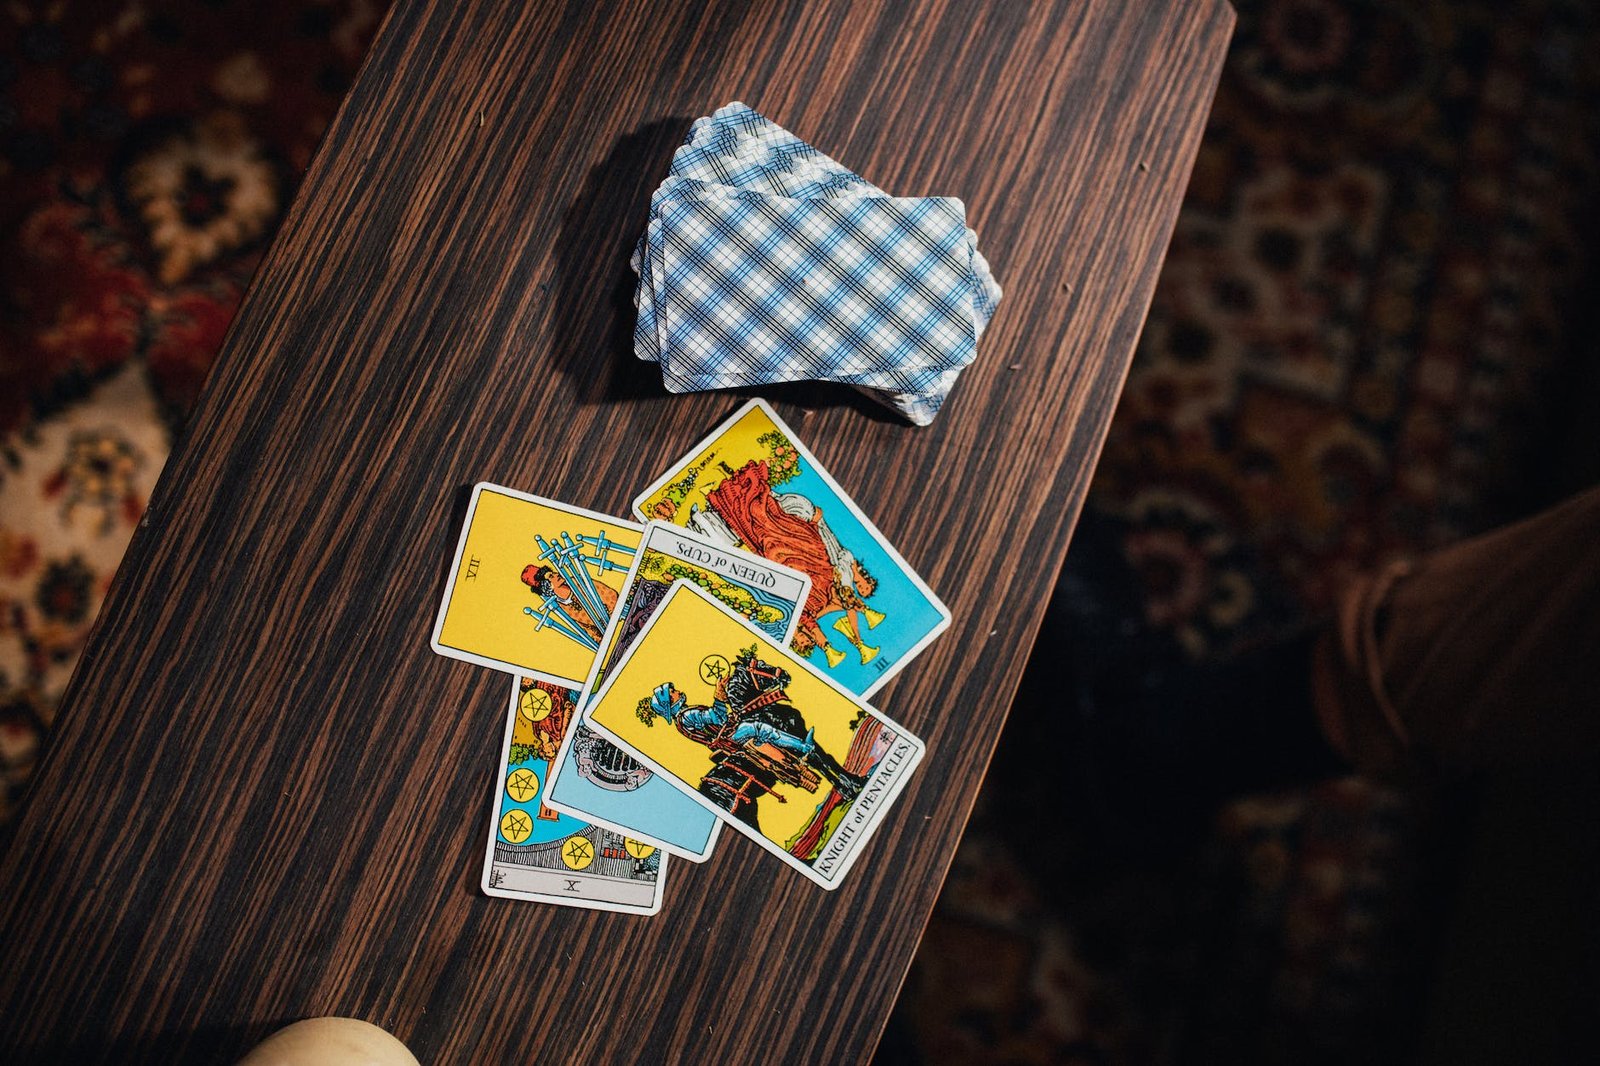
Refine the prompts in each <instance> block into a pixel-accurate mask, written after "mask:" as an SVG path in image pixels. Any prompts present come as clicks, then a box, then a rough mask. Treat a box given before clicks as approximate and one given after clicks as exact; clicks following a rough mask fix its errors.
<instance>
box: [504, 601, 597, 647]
mask: <svg viewBox="0 0 1600 1066" xmlns="http://www.w3.org/2000/svg"><path fill="white" fill-rule="evenodd" d="M522 613H523V614H525V615H527V616H528V617H529V618H532V619H533V627H534V628H535V629H543V628H544V627H545V626H549V627H550V628H551V629H554V630H555V631H556V632H557V633H560V634H562V635H564V636H566V637H569V638H571V639H572V640H575V641H577V642H578V643H579V644H582V645H583V646H584V647H586V648H588V649H589V650H590V651H599V650H600V642H599V641H598V640H595V639H594V638H593V637H591V636H590V635H589V634H588V633H585V632H584V631H583V628H582V627H581V626H579V625H578V623H577V622H574V621H573V620H572V616H571V615H570V614H568V613H567V612H566V610H565V609H564V608H563V607H562V606H561V602H560V601H559V600H557V599H555V598H554V597H551V596H546V597H545V600H544V607H543V608H541V609H539V610H537V611H536V610H534V609H533V608H532V607H524V608H523V609H522Z"/></svg>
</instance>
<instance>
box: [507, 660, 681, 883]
mask: <svg viewBox="0 0 1600 1066" xmlns="http://www.w3.org/2000/svg"><path fill="white" fill-rule="evenodd" d="M577 697H578V694H577V693H576V692H574V691H572V690H571V689H564V688H562V687H561V686H559V685H552V684H550V683H549V682H548V681H536V680H534V679H533V678H529V677H523V678H513V679H512V682H511V707H510V710H509V711H508V713H507V715H506V737H505V743H504V746H503V748H502V749H501V757H500V767H501V769H500V772H499V774H498V775H496V782H495V800H494V806H493V810H494V826H493V828H491V829H490V831H489V845H488V848H487V850H486V851H485V853H484V856H483V890H484V892H486V893H488V894H489V895H491V896H505V897H507V898H509V899H531V900H535V901H537V902H539V903H557V904H560V905H562V906H565V907H587V908H589V909H591V910H605V911H623V912H625V913H629V914H654V913H656V912H657V911H659V910H660V909H661V890H662V887H663V886H664V885H665V884H666V877H667V856H666V854H665V853H664V852H662V851H661V850H660V849H659V848H657V847H655V846H654V845H651V844H646V843H644V842H642V841H639V840H633V839H630V838H628V837H627V836H626V835H624V834H621V833H617V832H616V831H614V830H612V829H609V828H607V827H605V826H600V825H595V824H593V823H592V822H587V821H585V820H583V819H581V818H574V817H572V816H571V815H566V814H561V813H559V812H557V811H554V810H551V809H550V808H549V807H547V806H545V805H544V803H543V802H541V801H542V799H543V795H544V782H545V781H546V780H547V778H548V775H549V772H550V762H551V760H552V759H553V758H554V756H555V753H556V748H557V747H558V746H559V745H560V743H561V738H562V735H563V734H564V733H565V732H566V730H567V729H568V728H569V727H570V726H571V724H572V718H573V712H574V710H575V709H576V701H577Z"/></svg>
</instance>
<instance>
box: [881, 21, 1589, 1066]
mask: <svg viewBox="0 0 1600 1066" xmlns="http://www.w3.org/2000/svg"><path fill="white" fill-rule="evenodd" d="M1236 7H1237V8H1238V11H1239V16H1240V17H1239V24H1238V30H1237V32H1236V35H1235V38H1234V42H1233V46H1232V51H1231V53H1230V57H1229V61H1228V64H1227V67H1226V70H1225V72H1224V76H1223V81H1222V84H1221V87H1220V91H1219V94H1218V97H1217V100H1216V104H1215V107H1214V109H1213V112H1212V117H1211V121H1210V125H1209V127H1208V129H1207V133H1206V136H1205V139H1204V142H1203V144H1202V146H1201V149H1200V155H1199V160H1198V163H1197V165H1196V168H1195V172H1194V177H1193V180H1192V182H1191V185H1190V189H1189V193H1188V196H1187V199H1186V202H1185V205H1184V209H1183V212H1182V214H1181V216H1180V219H1179V222H1178V226H1177V231H1176V233H1175V235H1174V237H1173V241H1172V245H1171V248H1170V250H1169V252H1168V255H1167V260H1166V265H1165V267H1164V269H1163V271H1162V276H1161V282H1160V285H1159V288H1158V290H1157V293H1156V296H1155V301H1154V305H1153V307H1152V310H1151V314H1150V318H1149V321H1148V323H1147V325H1146V327H1145V331H1144V335H1143V338H1142V340H1141V342H1140V346H1139V351H1138V354H1137V357H1136V359H1135V362H1134V366H1133V369H1132V372H1131V374H1130V376H1129V379H1128V382H1127V386H1126V388H1125V390H1124V392H1123V397H1122V401H1121V404H1120V406H1119V408H1118V412H1117V416H1116V420H1115V422H1114V424H1113V426H1112V430H1111V434H1110V438H1109V440H1108V441H1107V444H1106V449H1105V452H1104V455H1103V456H1102V458H1101V461H1100V465H1099V467H1098V468H1097V470H1096V474H1095V481H1094V485H1093V487H1092V489H1091V496H1090V500H1089V503H1088V506H1087V509H1086V512H1085V515H1084V518H1083V521H1082V523H1081V525H1080V527H1079V531H1078V535H1077V537H1076V538H1075V540H1074V544H1073V548H1072V551H1071V553H1070V554H1069V557H1068V560H1067V567H1066V572H1065V573H1064V574H1063V580H1062V583H1061V585H1060V586H1059V587H1058V595H1057V603H1056V609H1057V610H1058V611H1060V612H1064V613H1065V614H1067V615H1069V616H1070V617H1071V619H1072V620H1074V621H1075V622H1076V623H1077V624H1078V626H1079V629H1080V630H1083V629H1084V628H1085V627H1089V628H1090V629H1093V630H1094V631H1095V632H1097V633H1116V632H1118V631H1121V632H1123V633H1125V634H1128V636H1127V638H1126V640H1125V641H1124V643H1126V644H1140V643H1143V644H1144V645H1145V646H1146V648H1147V649H1155V650H1156V651H1157V652H1160V651H1161V650H1162V649H1167V651H1166V654H1168V655H1169V656H1171V657H1174V658H1189V659H1196V660H1203V659H1218V658H1224V657H1226V656H1229V655H1231V654H1233V653H1235V652H1236V651H1238V650H1240V649H1242V648H1247V647H1250V646H1253V645H1257V644H1260V643H1262V642H1264V641H1270V640H1271V639H1273V638H1274V637H1277V636H1280V635H1282V634H1284V633H1289V632H1293V631H1295V630H1296V629H1297V628H1298V627H1300V626H1303V625H1304V624H1306V623H1307V622H1308V620H1310V619H1314V618H1316V617H1317V616H1318V615H1319V614H1320V613H1321V612H1323V611H1325V610H1326V609H1327V607H1328V606H1329V603H1330V598H1331V596H1332V594H1333V592H1334V590H1335V589H1337V588H1338V586H1339V583H1340V582H1341V580H1342V579H1343V578H1344V577H1345V576H1346V575H1348V574H1350V573H1352V572H1354V571H1359V570H1361V569H1363V568H1370V567H1373V566H1375V565H1378V564H1381V563H1382V562H1385V561H1387V560H1389V559H1391V558H1394V557H1396V556H1402V555H1407V554H1414V553H1416V552H1418V551H1421V550H1425V549H1427V548H1429V547H1432V546H1435V545H1438V544H1442V543H1445V542H1448V541H1451V540H1454V539H1457V538H1459V537H1461V536H1463V535H1465V534H1468V533H1471V532H1475V531H1477V530H1480V529H1483V528H1487V527H1489V526H1492V525H1495V524H1498V523H1500V522H1503V521H1505V520H1507V519H1509V518H1511V517H1515V516H1517V515H1518V514H1520V513H1525V512H1526V511H1527V510H1530V509H1531V508H1532V507H1533V506H1534V505H1535V504H1542V503H1544V502H1548V501H1545V500H1540V499H1536V498H1534V495H1533V493H1531V492H1530V491H1529V490H1528V487H1527V486H1528V484H1529V482H1530V481H1531V480H1535V479H1530V478H1529V477H1528V476H1527V475H1528V473H1529V471H1530V470H1531V468H1532V467H1533V465H1534V464H1533V461H1532V460H1533V458H1534V457H1535V456H1536V455H1537V454H1538V450H1539V449H1540V448H1541V447H1545V448H1548V446H1549V442H1550V441H1551V440H1552V436H1551V433H1550V430H1549V427H1547V426H1546V425H1544V424H1543V419H1544V418H1545V415H1546V412H1547V411H1549V410H1550V409H1551V408H1552V406H1553V404H1552V395H1551V393H1552V390H1554V389H1556V388H1559V385H1560V382H1561V381H1562V380H1563V375H1564V373H1565V372H1566V368H1567V367H1568V365H1569V364H1570V362H1571V360H1572V359H1573V358H1574V357H1575V356H1578V355H1582V354H1587V353H1576V352H1575V351H1574V348H1575V346H1576V345H1577V344H1580V343H1582V340H1583V336H1582V334H1581V329H1583V328H1587V327H1588V323H1587V322H1585V321H1584V319H1585V317H1586V316H1587V315H1588V314H1589V312H1588V311H1587V310H1585V309H1584V301H1583V300H1582V299H1581V296H1582V294H1583V292H1584V286H1585V285H1586V284H1587V283H1589V281H1590V278H1591V273H1590V272H1591V271H1592V270H1593V269H1594V267H1595V265H1596V264H1595V262H1594V260H1593V258H1592V256H1591V253H1590V244H1589V241H1588V237H1589V236H1590V235H1591V234H1592V233H1594V232H1595V223H1596V221H1597V218H1596V214H1595V210H1594V204H1595V202H1596V197H1595V194H1596V187H1597V178H1600V156H1597V153H1596V145H1597V144H1600V138H1597V137H1596V133H1597V121H1600V120H1597V112H1596V109H1595V108H1594V107H1593V106H1592V105H1593V101H1594V100H1596V99H1597V98H1600V97H1597V96H1596V79H1597V73H1596V68H1595V66H1594V64H1593V63H1592V62H1591V60H1590V57H1592V56H1593V55H1594V54H1596V53H1595V49H1596V47H1597V45H1600V20H1597V18H1596V16H1595V14H1594V13H1593V11H1592V10H1591V5H1588V4H1586V3H1582V2H1577V0H1536V2H1523V3H1517V4H1512V5H1502V4H1488V3H1482V2H1469V3H1445V2H1418V3H1412V4H1398V5H1397V4H1380V3H1336V2H1333V0H1269V2H1240V3H1236ZM1104 545H1110V548H1109V549H1108V550H1103V551H1099V552H1098V553H1097V551H1096V549H1097V547H1100V546H1104ZM1119 571H1126V572H1127V573H1128V574H1131V575H1132V576H1131V577H1130V578H1128V580H1127V581H1125V582H1122V584H1119V578H1118V577H1117V576H1116V575H1117V573H1118V572H1119ZM1123 585H1126V586H1127V587H1123ZM1123 600H1126V601H1127V602H1128V603H1130V604H1131V605H1132V607H1131V609H1130V610H1127V611H1121V612H1119V610H1118V607H1117V604H1118V603H1120V602H1121V601H1123ZM1097 639H1100V640H1102V641H1103V640H1105V639H1106V638H1105V637H1098V638H1097ZM1063 650H1064V649H1062V648H1059V647H1057V648H1048V649H1046V648H1041V649H1040V651H1041V652H1043V653H1044V654H1046V655H1048V657H1049V661H1050V664H1051V666H1050V667H1048V668H1051V669H1053V668H1054V666H1053V664H1054V663H1056V662H1058V661H1060V660H1061V659H1062V658H1063ZM1146 657H1147V658H1148V657H1149V656H1148V655H1147V656H1146ZM1070 698H1071V695H1070V691H1064V692H1063V694H1062V696H1061V699H1062V700H1067V699H1070ZM1062 713H1065V708H1064V706H1063V705H1062V704H1061V703H1060V702H1057V703H1055V704H1053V705H1052V704H1049V703H1045V704H1042V705H1041V704H1035V705H1029V704H1027V703H1026V702H1023V703H1019V705H1018V706H1017V707H1016V708H1015V709H1014V710H1013V712H1012V714H1013V722H1012V725H1011V726H1009V727H1008V734H1016V735H1017V736H1008V737H1007V738H1006V740H1003V741H1002V749H1001V753H1000V755H999V757H998V758H997V759H996V761H995V763H994V764H993V766H992V767H991V769H990V774H989V784H988V785H987V786H986V788H985V792H984V802H983V803H982V804H981V805H980V811H979V813H978V815H977V817H976V818H975V820H974V823H973V826H972V828H971V829H970V830H969V832H968V834H967V837H966V839H965V841H964V843H963V845H962V848H961V850H960V852H959V853H958V854H957V856H956V860H955V867H954V871H953V873H952V876H951V878H950V880H949V882H948V883H947V885H946V889H945V892H944V894H943V897H942V898H941V900H940V903H939V906H938V908H937V909H936V911H935V914H934V917H933V920H932V922H931V924H930V926H929V929H928V932H927V935H926V937H925V938H924V940H923V944H922V949H921V952H920V954H919V956H918V960H917V964H916V966H915V967H914V969H913V972H912V974H911V977H910V979H909V981H908V984H907V990H906V992H905V993H904V994H903V995H902V998H901V1001H900V1007H899V1010H898V1014H897V1017H896V1020H895V1023H894V1025H893V1026H892V1027H891V1032H890V1039H889V1040H888V1041H887V1042H886V1044H885V1047H884V1049H883V1052H882V1054H881V1055H880V1060H881V1061H884V1062H927V1063H934V1062H939V1063H944V1062H949V1063H958V1062H959V1063H995V1064H999V1063H1007V1064H1012V1063H1073V1062H1084V1063H1091V1062H1093V1063H1176V1062H1196V1063H1209V1062H1234V1063H1284V1064H1288V1063H1346V1062H1362V1063H1373V1062H1389V1061H1395V1062H1400V1061H1411V1058H1412V1056H1413V1055H1414V1054H1415V1051H1416V1040H1417V1030H1418V1029H1419V1028H1420V1026H1419V1016H1420V1015H1421V1014H1422V1013H1423V1011H1424V999H1425V995H1426V986H1425V985H1426V976H1427V968H1428V962H1429V958H1428V956H1429V953H1430V951H1431V950H1432V948H1433V946H1434V944H1433V940H1434V938H1435V937H1436V936H1437V935H1438V928H1437V921H1438V920H1439V917H1440V915H1439V914H1438V904H1437V899H1438V893H1439V887H1440V886H1439V884H1438V882H1439V879H1440V878H1441V877H1448V874H1449V866H1450V862H1451V855H1450V840H1449V838H1448V835H1447V834H1446V833H1445V831H1444V829H1443V827H1441V826H1440V825H1439V824H1437V821H1436V812H1435V811H1434V810H1433V809H1432V806H1431V804H1429V803H1427V802H1424V801H1422V800H1421V799H1419V798H1418V797H1414V796H1410V795H1407V794H1404V793H1401V792H1398V791H1394V790H1391V789H1385V788H1380V787H1377V786H1375V785H1372V784H1369V783H1366V782H1363V781H1360V780H1357V779H1349V780H1342V781H1330V782H1327V783H1323V784H1318V785H1313V786H1309V787H1306V788H1302V789H1299V790H1295V791H1291V792H1288V793H1284V794H1279V795H1269V796H1259V797H1255V798H1251V799H1247V800H1242V801H1239V802H1236V803H1234V804H1232V805H1231V806H1229V807H1228V808H1226V809H1225V810H1224V811H1223V812H1222V813H1221V814H1220V815H1219V817H1218V818H1217V820H1216V822H1215V824H1214V826H1213V829H1212V831H1211V835H1210V839H1209V840H1208V841H1206V842H1205V843H1204V845H1203V846H1202V847H1201V848H1200V849H1199V851H1198V853H1197V854H1195V855H1193V856H1189V857H1179V856H1173V857H1172V859H1171V862H1170V863H1169V864H1168V865H1167V867H1166V868H1165V869H1162V870H1160V871H1159V872H1158V873H1152V872H1150V871H1148V870H1145V871H1140V870H1138V869H1135V868H1133V867H1132V866H1130V865H1128V864H1125V863H1124V864H1119V862H1118V860H1117V859H1116V858H1115V857H1110V858H1108V857H1107V856H1105V855H1103V854H1100V853H1098V852H1097V851H1096V849H1095V847H1094V846H1093V845H1092V844H1086V843H1085V842H1084V841H1082V840H1078V839H1076V838H1075V836H1074V834H1073V833H1072V832H1071V822H1072V812H1071V811H1063V810H1059V809H1055V810H1050V809H1041V808H1042V807H1046V805H1047V800H1045V799H1041V798H1040V791H1039V788H1038V786H1037V785H1035V786H1033V787H1032V788H1030V787H1029V785H1028V783H1027V782H1028V781H1029V779H1030V778H1035V777H1039V776H1048V775H1049V774H1050V773H1052V772H1054V770H1055V768H1054V767H1045V768H1038V767H1035V766H1033V765H1032V764H1033V763H1034V762H1035V761H1037V759H1038V750H1039V749H1038V747H1037V746H1036V745H1035V746H1030V745H1029V743H1028V740H1029V737H1030V727H1029V724H1028V721H1027V719H1028V718H1029V716H1034V717H1039V716H1049V715H1055V714H1062ZM1030 814H1031V818H1030V817H1029V816H1030ZM1019 819H1022V820H1023V822H1024V824H1025V825H1026V826H1027V827H1028V828H1027V831H1025V832H1019V830H1018V820H1019ZM1052 820H1054V824H1052ZM1062 823H1065V826H1066V828H1063V825H1062Z"/></svg>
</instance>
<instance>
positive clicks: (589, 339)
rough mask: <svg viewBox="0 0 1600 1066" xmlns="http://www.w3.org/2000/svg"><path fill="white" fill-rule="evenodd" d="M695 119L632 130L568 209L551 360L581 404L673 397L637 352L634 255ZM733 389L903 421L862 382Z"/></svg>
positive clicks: (738, 395) (739, 395)
mask: <svg viewBox="0 0 1600 1066" xmlns="http://www.w3.org/2000/svg"><path fill="white" fill-rule="evenodd" d="M691 121H692V120H691V119H689V118H686V117H682V116H673V117H671V118H666V119H659V120H657V121H654V122H649V123H646V124H645V125H643V126H641V127H639V128H638V129H637V130H635V131H633V132H632V133H628V134H625V135H624V136H623V137H622V138H621V139H619V140H618V141H617V143H616V145H615V146H614V147H613V148H612V149H611V151H610V152H608V153H607V154H606V157H605V159H604V160H602V161H601V162H600V163H599V164H598V165H597V166H595V167H594V168H593V169H591V170H590V171H589V174H588V176H587V178H586V179H585V180H584V184H583V189H582V190H581V191H580V192H579V194H578V196H577V198H576V199H574V200H573V201H572V202H571V203H570V204H569V205H568V206H567V209H566V211H565V212H564V213H563V215H562V219H561V232H560V237H559V238H558V240H557V252H556V276H555V280H554V284H553V286H552V287H553V288H554V290H555V292H554V295H555V306H556V311H555V314H554V319H553V322H552V332H553V334H554V344H553V346H552V357H553V358H552V363H553V365H554V367H555V368H556V371H557V372H558V373H560V374H562V375H563V376H564V377H566V378H567V379H568V380H569V382H570V385H571V388H572V390H573V394H574V395H575V396H576V398H577V400H578V402H579V403H581V404H584V405H589V404H600V403H607V402H616V401H619V400H638V399H645V398H648V397H658V396H665V395H668V393H667V391H666V389H665V388H664V387H663V386H662V384H661V371H660V369H659V368H658V367H657V366H656V365H655V364H654V363H647V362H645V361H643V360H641V359H639V358H638V357H637V356H635V355H634V354H633V328H634V323H635V321H636V320H637V318H638V311H637V309H636V308H635V307H634V303H633V293H634V286H635V284H636V283H637V281H638V278H637V276H636V275H635V274H634V272H633V269H632V268H631V267H630V266H629V265H628V260H629V257H630V256H631V255H632V254H633V249H634V245H635V244H636V243H637V241H638V239H639V236H640V234H642V233H643V232H644V228H645V225H646V223H647V222H648V221H649V215H650V195H651V193H652V192H654V191H655V188H656V186H657V185H659V184H660V182H661V179H662V178H664V177H666V175H667V172H668V170H669V169H670V168H671V165H672V155H673V152H675V151H676V150H677V147H678V145H680V144H681V143H683V139H684V137H685V135H686V134H687V132H688V129H689V124H690V122H691ZM724 391H726V392H727V393H728V395H729V399H730V401H733V400H735V399H737V400H739V402H742V401H743V399H744V398H746V397H750V396H757V395H759V396H764V397H766V398H767V399H769V400H775V401H778V402H782V403H789V404H794V405H795V406H798V407H801V408H805V409H807V410H817V409H821V408H829V407H848V408H852V409H854V410H856V411H857V412H858V413H860V414H862V415H864V416H866V417H867V418H870V419H872V420H873V421H877V422H891V423H900V424H903V420H901V419H898V418H896V417H895V416H894V415H893V414H891V413H890V412H889V411H887V410H886V409H884V408H883V407H881V406H879V405H878V404H876V403H873V402H872V401H871V400H869V399H867V398H866V397H865V396H863V395H861V394H860V393H859V392H857V391H856V390H855V389H853V388H850V387H849V386H847V385H840V384H836V383H833V382H822V381H796V382H787V383H784V384H781V385H767V386H760V387H751V388H743V389H728V390H724ZM708 428H709V427H708Z"/></svg>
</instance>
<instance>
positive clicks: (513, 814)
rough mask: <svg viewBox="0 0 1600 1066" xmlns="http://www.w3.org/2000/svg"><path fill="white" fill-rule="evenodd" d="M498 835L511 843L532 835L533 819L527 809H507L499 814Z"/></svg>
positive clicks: (519, 841) (521, 840) (517, 842)
mask: <svg viewBox="0 0 1600 1066" xmlns="http://www.w3.org/2000/svg"><path fill="white" fill-rule="evenodd" d="M500 835H501V836H503V837H505V838H506V839H507V840H509V841H511V843H513V844H520V843H522V842H523V841H524V840H527V839H528V837H530V836H532V835H533V819H532V818H529V817H528V812H527V811H507V812H506V813H505V814H503V815H501V816H500Z"/></svg>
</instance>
